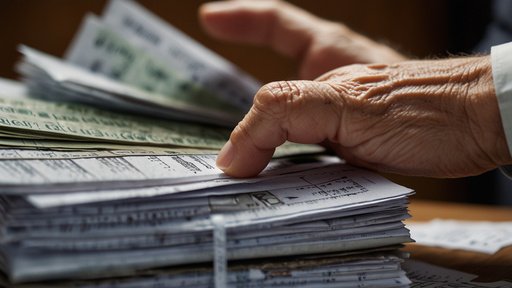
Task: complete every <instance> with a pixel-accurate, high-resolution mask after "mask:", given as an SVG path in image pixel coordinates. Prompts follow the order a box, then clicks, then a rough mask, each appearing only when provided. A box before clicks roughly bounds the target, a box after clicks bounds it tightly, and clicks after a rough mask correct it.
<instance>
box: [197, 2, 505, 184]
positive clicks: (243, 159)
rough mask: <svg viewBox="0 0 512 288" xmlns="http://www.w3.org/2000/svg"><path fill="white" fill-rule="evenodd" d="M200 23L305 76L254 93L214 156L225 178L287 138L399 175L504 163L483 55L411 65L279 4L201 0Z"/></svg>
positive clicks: (458, 172) (451, 173)
mask: <svg viewBox="0 0 512 288" xmlns="http://www.w3.org/2000/svg"><path fill="white" fill-rule="evenodd" d="M200 17H201V20H202V23H203V26H204V27H205V29H206V30H207V31H208V32H209V33H210V34H212V35H214V36H216V37H218V38H221V39H224V40H230V41H238V42H244V43H253V44H260V45H269V46H271V47H273V48H274V49H275V50H277V51H279V52H281V53H283V54H284V55H287V56H290V57H294V58H296V59H297V60H298V61H300V63H301V66H300V67H301V68H300V76H301V77H302V78H303V79H314V80H313V81H309V80H300V81H281V82H274V83H269V84H267V85H265V86H263V87H262V88H261V89H260V90H259V91H258V92H257V94H256V95H255V98H254V104H253V107H252V108H251V110H250V111H249V112H248V114H247V115H246V116H245V117H244V119H243V120H242V121H241V122H240V123H239V124H238V126H237V127H236V128H235V129H234V131H233V132H232V134H231V138H230V140H229V141H228V143H226V145H225V146H224V148H223V149H222V151H221V153H220V154H219V158H218V159H217V165H218V166H219V167H220V168H221V169H222V170H223V171H224V172H225V173H227V174H229V175H232V176H235V177H249V176H254V175H256V174H258V173H259V172H260V171H261V170H262V169H263V168H264V167H265V166H266V165H267V163H268V162H269V161H270V159H271V157H272V154H273V152H274V150H275V147H277V146H279V145H281V144H282V143H284V141H286V140H290V141H293V142H298V143H324V144H325V145H328V146H330V147H331V148H332V149H333V150H334V151H335V152H336V153H337V154H338V155H340V156H341V157H343V158H344V159H346V160H347V161H348V162H350V163H353V164H356V165H359V166H363V167H367V168H370V169H374V170H378V171H383V172H394V173H400V174H405V175H419V176H430V177H461V176H468V175H476V174H480V173H482V172H485V171H487V170H490V169H493V168H496V167H498V166H500V165H505V164H510V163H512V159H511V156H510V153H509V152H508V148H507V143H506V140H505V136H504V131H503V128H502V126H501V120H500V116H499V110H498V105H497V100H496V96H495V91H494V86H493V82H492V71H491V64H490V59H489V57H488V56H481V57H467V58H454V59H446V60H423V61H410V60H407V59H406V57H404V56H402V55H401V54H399V53H398V52H396V51H394V50H393V49H391V48H389V47H387V46H383V45H381V44H379V43H376V42H373V41H372V40H370V39H368V38H366V37H364V36H362V35H359V34H357V33H355V32H353V31H351V30H350V29H349V28H347V27H346V26H344V25H342V24H336V23H331V22H327V21H325V20H321V19H319V18H316V17H315V16H313V15H310V14H308V13H307V12H305V11H302V10H300V9H298V8H296V7H293V6H291V5H290V4H287V3H284V2H280V1H226V2H216V3H210V4H206V5H204V6H203V7H202V8H201V11H200ZM354 63H359V64H354ZM365 63H366V64H365ZM367 63H381V64H367ZM350 64H353V65H350ZM337 67H340V68H337ZM334 68H337V69H334ZM331 69H334V70H332V71H329V70H331ZM323 73H325V74H323ZM322 74H323V75H322Z"/></svg>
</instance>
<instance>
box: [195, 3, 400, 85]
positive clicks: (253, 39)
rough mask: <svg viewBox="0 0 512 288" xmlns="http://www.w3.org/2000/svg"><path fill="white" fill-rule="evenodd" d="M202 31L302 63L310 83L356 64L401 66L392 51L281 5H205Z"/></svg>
mask: <svg viewBox="0 0 512 288" xmlns="http://www.w3.org/2000/svg"><path fill="white" fill-rule="evenodd" d="M199 12H200V13H199V14H200V15H199V16H200V20H201V21H202V24H203V27H204V28H205V29H206V31H207V32H209V33H210V34H211V35H213V36H215V37H217V38H220V39H224V40H229V41H235V42H242V43H252V44H259V45H268V46H271V47H272V48H273V49H275V50H276V51H278V52H280V53H282V54H284V55H286V56H290V57H293V58H295V59H297V60H298V61H300V62H301V65H300V71H299V77H300V78H301V79H308V80H311V79H314V78H316V77H318V76H320V75H322V74H323V73H325V72H327V71H329V70H332V69H334V68H338V67H340V66H344V65H349V64H355V63H375V62H378V63H394V62H398V61H402V60H405V57H404V56H402V55H400V54H399V53H398V52H396V51H394V50H393V49H391V48H389V47H387V46H385V45H381V44H379V43H377V42H374V41H372V40H370V39H368V38H366V37H364V36H363V35H360V34H357V33H355V32H354V31H352V30H350V29H349V28H348V27H346V26H345V25H343V24H340V23H335V22H329V21H326V20H323V19H320V18H318V17H316V16H314V15H312V14H310V13H308V12H306V11H304V10H301V9H299V8H297V7H295V6H292V5H290V4H288V3H286V2H282V1H263V0H261V1H224V2H212V3H207V4H205V5H203V6H202V7H201V9H200V11H199Z"/></svg>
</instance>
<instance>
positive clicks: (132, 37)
mask: <svg viewBox="0 0 512 288" xmlns="http://www.w3.org/2000/svg"><path fill="white" fill-rule="evenodd" d="M102 21H103V23H105V24H106V25H107V26H108V27H110V28H112V30H113V31H116V32H117V33H119V34H120V35H122V36H123V37H125V38H126V39H129V41H130V43H132V44H134V45H136V46H138V47H141V48H143V49H144V50H146V51H150V52H151V54H152V55H159V58H160V59H163V60H164V61H166V64H167V65H168V66H169V67H172V68H173V69H174V70H176V71H179V72H180V73H181V74H182V75H183V76H184V77H186V78H187V79H188V80H189V81H191V82H192V83H196V84H198V85H200V86H202V87H204V88H205V89H207V90H208V91H211V92H212V93H214V94H215V95H216V96H217V97H219V98H221V99H224V100H225V101H227V102H229V103H232V104H233V105H235V106H236V107H239V108H241V109H242V110H243V111H246V110H248V109H249V108H250V106H251V104H252V98H253V95H254V94H255V93H256V91H257V90H258V89H259V88H260V87H261V84H260V83H259V82H258V81H256V80H255V79H254V78H253V77H251V76H250V75H248V74H247V73H245V72H243V71H241V69H239V68H237V67H236V66H235V65H234V64H232V63H230V62H228V61H227V60H226V59H224V58H223V57H221V56H219V55H217V54H216V53H214V52H213V51H211V50H210V49H208V48H206V47H204V46H203V45H201V43H198V42H197V41H195V40H194V39H192V38H191V37H189V36H187V35H185V34H184V33H182V32H181V31H179V30H178V29H176V28H175V27H173V26H172V25H171V24H169V23H167V22H165V21H163V20H162V19H160V18H158V17H157V16H156V15H155V14H153V13H151V12H150V11H149V10H147V9H145V8H144V7H143V6H141V5H139V4H138V3H136V2H135V1H110V3H109V5H108V6H107V8H106V9H105V11H104V13H103V16H102ZM72 50H73V49H71V52H72ZM71 52H68V53H70V54H71ZM75 57H77V58H79V57H83V56H81V55H74V56H73V57H71V56H70V55H69V54H68V58H75Z"/></svg>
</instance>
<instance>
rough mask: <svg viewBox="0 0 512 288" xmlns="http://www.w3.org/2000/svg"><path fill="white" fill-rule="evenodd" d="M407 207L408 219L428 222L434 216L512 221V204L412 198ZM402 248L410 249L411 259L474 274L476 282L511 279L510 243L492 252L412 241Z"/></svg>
mask: <svg viewBox="0 0 512 288" xmlns="http://www.w3.org/2000/svg"><path fill="white" fill-rule="evenodd" d="M409 208H410V213H411V215H412V216H413V217H412V219H410V220H408V221H428V220H431V219H434V218H441V219H459V220H473V221H512V207H509V208H506V207H495V206H483V205H471V204H458V203H448V202H434V201H424V200H412V201H411V204H410V206H409ZM408 221H406V223H407V222H408ZM405 250H406V251H408V252H411V258H412V259H417V260H421V261H424V262H427V263H430V264H434V265H438V266H442V267H446V268H451V269H455V270H459V271H463V272H467V273H471V274H475V275H478V276H479V278H478V279H477V280H479V281H483V282H492V281H498V280H508V281H512V246H508V247H505V248H502V249H501V250H500V251H498V252H497V253H495V254H493V255H489V254H484V253H477V252H469V251H462V250H451V249H443V248H436V247H427V246H422V245H419V244H415V243H411V244H407V245H406V248H405Z"/></svg>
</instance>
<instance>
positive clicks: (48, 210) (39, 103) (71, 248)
mask: <svg viewBox="0 0 512 288" xmlns="http://www.w3.org/2000/svg"><path fill="white" fill-rule="evenodd" d="M20 51H21V53H22V54H23V55H24V58H23V60H22V61H21V63H20V64H19V65H18V70H19V72H20V73H21V74H22V76H23V79H24V82H23V83H19V82H13V81H7V80H1V81H0V211H1V214H0V215H1V216H0V217H1V219H0V226H1V229H0V268H1V271H2V274H1V277H0V285H2V286H3V287H18V288H20V287H26V288H28V287H300V286H302V287H408V286H409V284H410V281H409V279H408V278H407V276H406V273H405V272H404V271H403V270H402V268H401V263H402V262H403V259H404V258H406V257H407V255H406V254H405V253H403V252H400V251H399V248H400V247H401V245H402V243H405V242H410V241H412V240H411V238H410V234H409V231H408V230H407V229H406V228H405V227H404V224H403V223H402V221H403V220H404V219H406V218H408V217H409V215H408V212H407V204H408V201H407V197H408V196H409V195H411V194H412V193H413V191H411V190H410V189H408V188H405V187H402V186H399V185H396V184H394V183H392V182H390V181H388V180H386V179H385V178H383V177H382V176H379V175H377V174H375V173H372V172H370V171H366V170H363V169H359V168H356V167H353V166H350V165H347V164H345V163H344V161H343V160H341V159H339V158H337V157H334V156H329V155H326V154H325V153H324V149H323V148H322V147H320V146H316V145H298V144H294V143H285V144H284V145H283V146H281V147H279V148H278V149H277V150H276V154H275V155H274V156H275V157H274V158H273V160H272V161H271V162H270V164H269V165H268V166H267V167H266V169H265V170H264V171H263V172H262V173H261V174H260V175H259V176H257V177H254V178H244V179H239V178H236V179H235V178H230V177H228V176H226V175H224V174H223V173H222V171H221V170H219V169H218V168H217V167H216V166H215V158H216V156H217V153H218V151H219V149H220V148H221V147H222V145H223V144H224V143H225V142H226V141H227V139H228V137H229V133H230V127H232V126H233V125H234V123H236V122H237V121H239V120H240V117H242V115H243V114H244V113H245V112H246V111H247V109H248V108H249V107H250V104H251V101H252V100H251V98H252V96H253V95H254V92H255V91H256V89H258V86H259V84H258V83H257V82H256V81H255V80H254V79H252V78H251V77H250V76H248V75H246V74H244V73H242V72H241V71H239V70H238V69H237V68H236V67H235V66H234V65H232V64H230V63H229V62H227V61H226V60H224V59H222V58H221V57H219V56H218V55H216V54H214V53H213V52H211V51H209V50H207V49H206V48H204V47H202V46H201V45H200V44H198V43H196V42H194V41H193V40H192V39H190V38H188V37H187V36H186V35H184V34H182V33H181V32H179V31H178V30H176V29H175V28H173V27H171V26H170V25H169V24H167V23H165V22H163V21H162V20H160V19H158V18H156V17H155V16H154V15H152V14H151V13H150V12H149V11H147V10H146V9H144V8H143V7H141V6H140V5H139V4H137V3H135V2H132V1H120V0H114V1H111V2H110V3H109V4H108V7H107V9H106V13H105V14H104V15H103V17H102V18H101V19H99V18H97V17H95V16H87V17H86V20H85V22H84V24H83V26H82V28H81V29H80V31H79V33H78V34H77V36H76V39H75V40H74V41H73V43H72V45H71V47H70V50H69V51H68V53H67V55H66V57H65V59H64V60H61V59H58V58H55V57H53V56H49V55H46V54H44V53H42V52H40V51H37V50H35V49H32V48H29V47H21V49H20ZM247 165H251V163H247Z"/></svg>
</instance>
